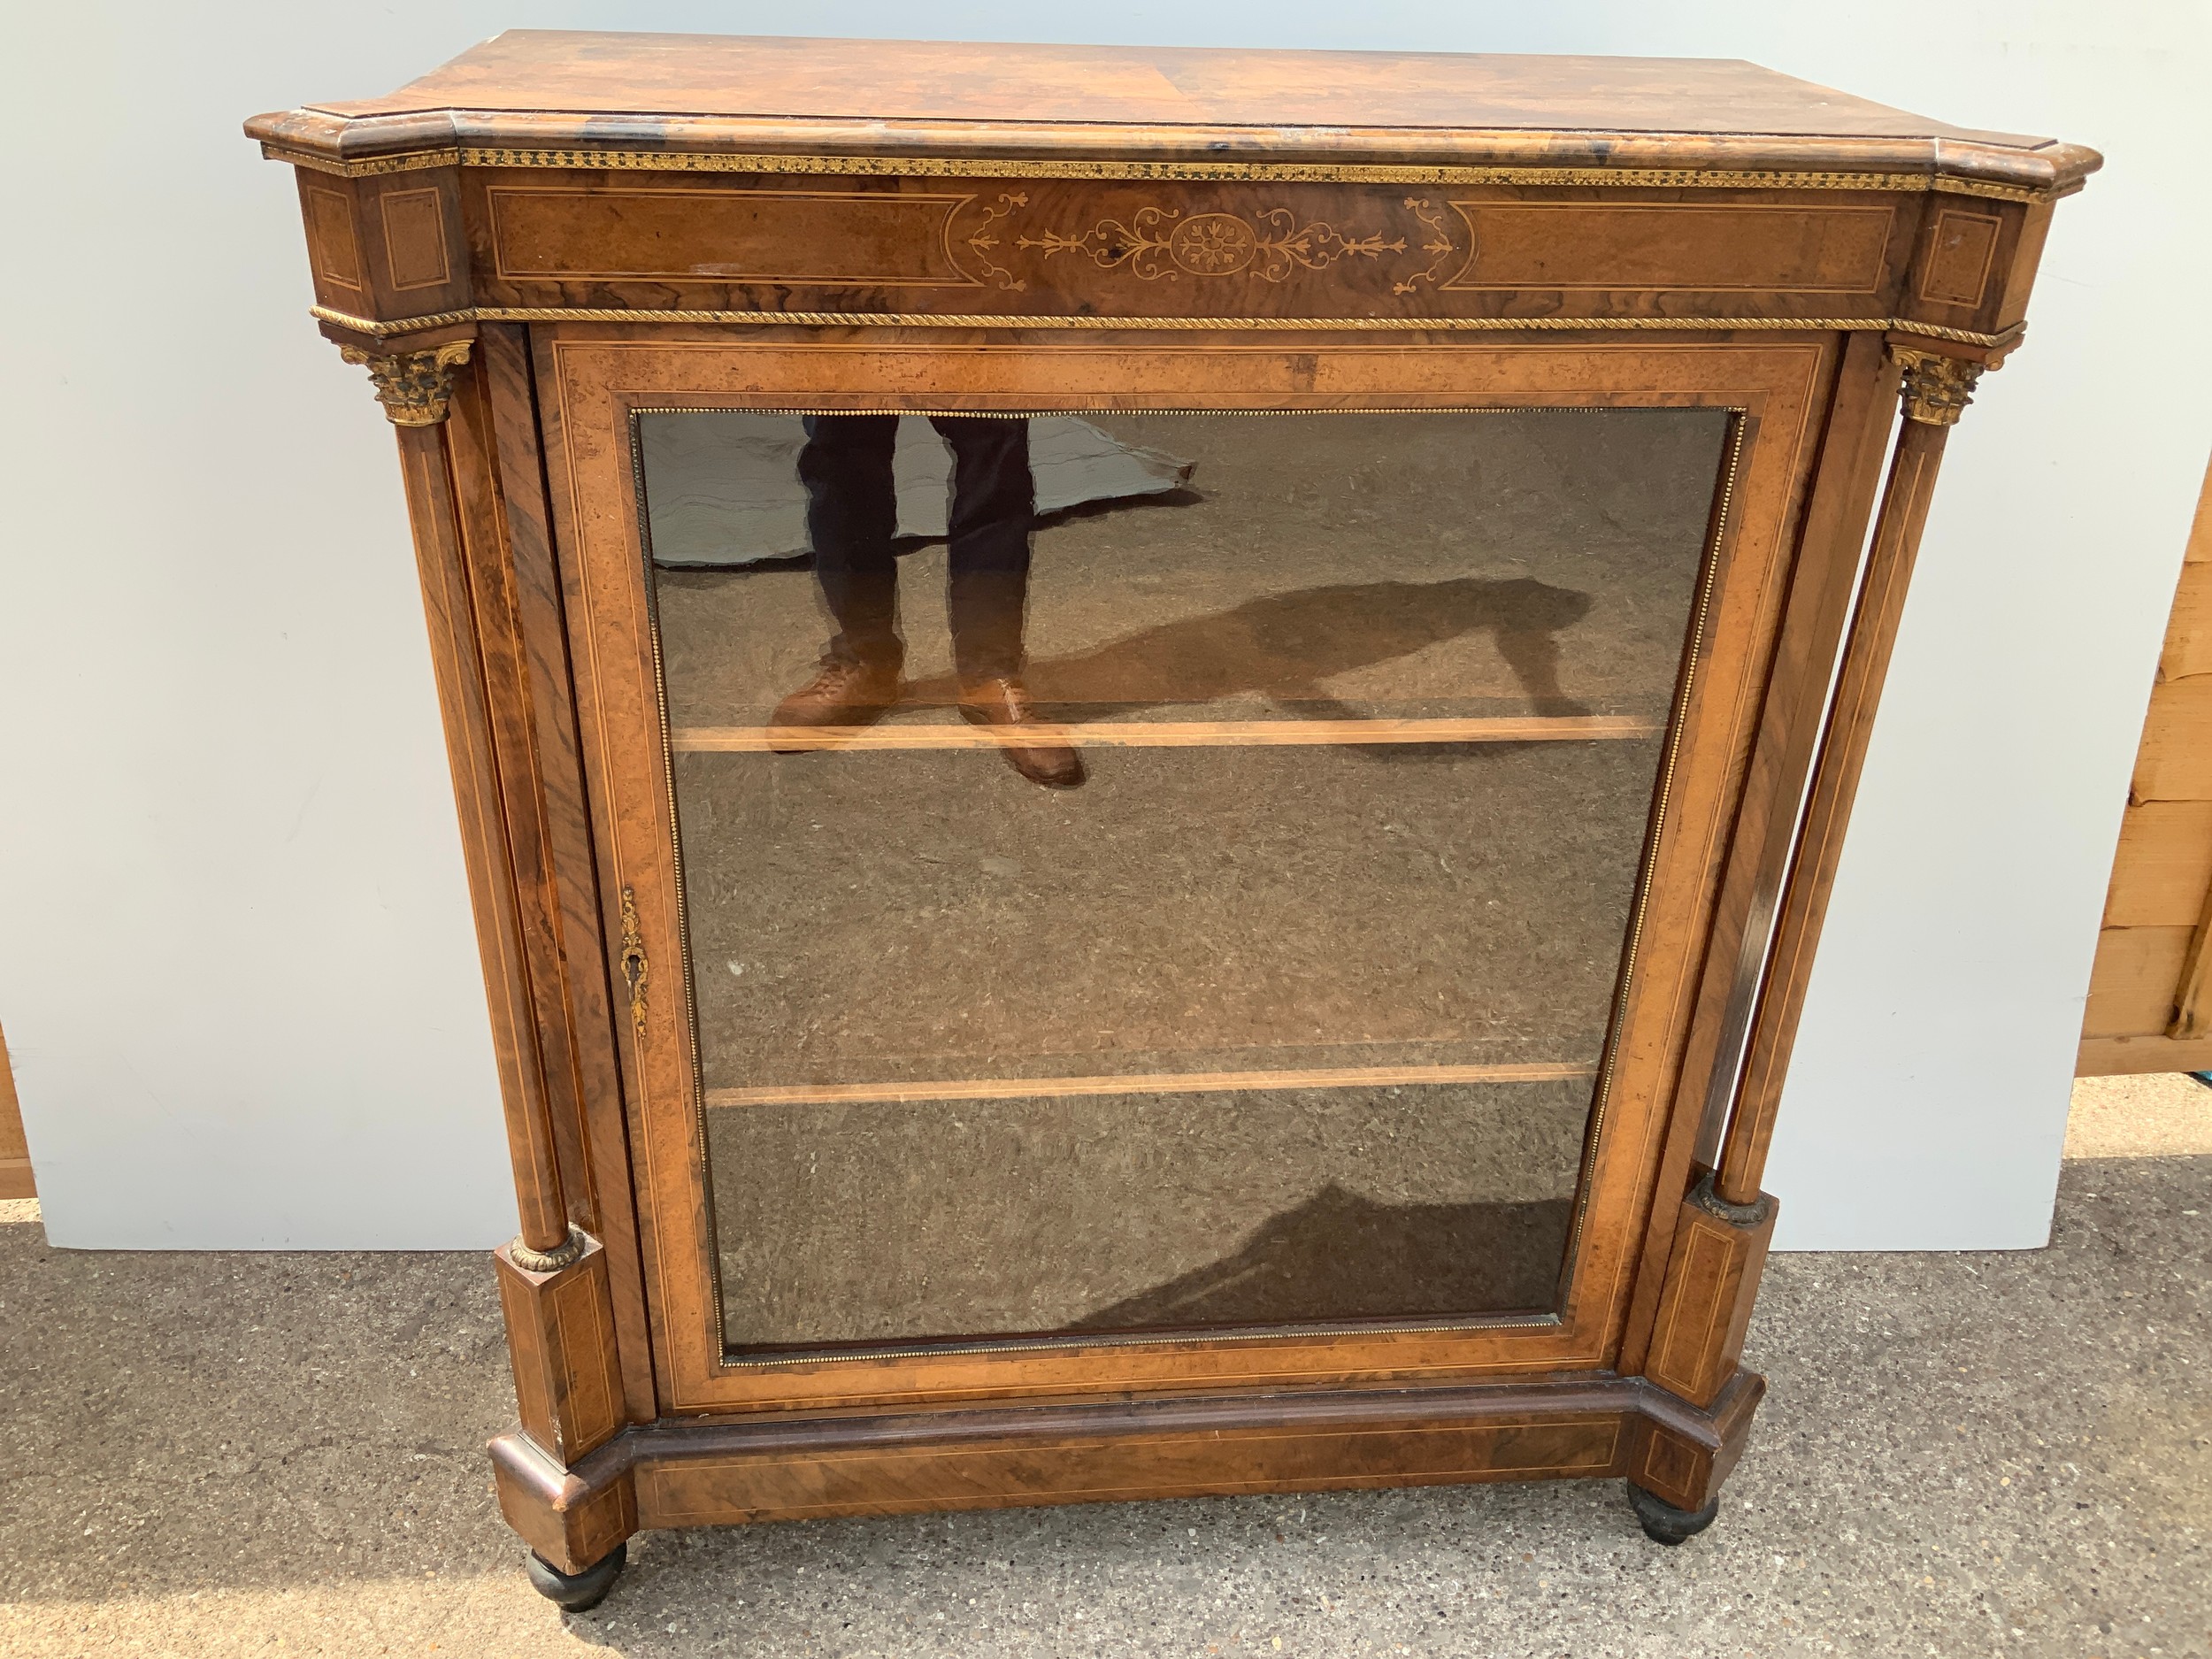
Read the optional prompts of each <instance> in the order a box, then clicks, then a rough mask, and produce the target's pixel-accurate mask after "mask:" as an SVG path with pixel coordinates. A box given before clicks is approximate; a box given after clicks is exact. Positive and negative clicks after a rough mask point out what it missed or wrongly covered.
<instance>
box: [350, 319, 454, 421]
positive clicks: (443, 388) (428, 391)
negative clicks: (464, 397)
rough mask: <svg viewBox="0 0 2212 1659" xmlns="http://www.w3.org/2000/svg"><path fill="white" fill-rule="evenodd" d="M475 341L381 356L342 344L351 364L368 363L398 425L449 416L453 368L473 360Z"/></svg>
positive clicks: (386, 410) (380, 400) (391, 418)
mask: <svg viewBox="0 0 2212 1659" xmlns="http://www.w3.org/2000/svg"><path fill="white" fill-rule="evenodd" d="M475 343H476V342H474V341H472V340H454V341H449V342H447V343H446V344H444V345H442V346H434V347H432V348H431V349H429V350H427V351H401V352H396V353H394V354H393V355H392V356H390V357H377V356H375V355H374V354H373V353H371V352H367V351H364V350H363V349H361V348H360V347H358V346H341V347H339V348H338V355H339V356H340V357H343V358H344V359H345V360H346V361H347V362H348V363H358V364H362V365H365V366H366V367H367V369H368V371H369V379H370V380H373V381H374V382H375V384H376V401H377V402H378V403H381V404H383V405H384V414H385V418H386V419H388V420H389V421H390V422H391V423H392V424H393V425H394V426H436V425H437V424H438V423H439V422H440V421H442V420H443V419H445V418H446V405H447V401H448V400H449V398H451V396H453V371H454V370H455V369H457V368H458V367H459V366H460V365H462V364H464V363H466V362H467V361H468V360H469V349H470V348H471V347H472V346H473V345H474V344H475Z"/></svg>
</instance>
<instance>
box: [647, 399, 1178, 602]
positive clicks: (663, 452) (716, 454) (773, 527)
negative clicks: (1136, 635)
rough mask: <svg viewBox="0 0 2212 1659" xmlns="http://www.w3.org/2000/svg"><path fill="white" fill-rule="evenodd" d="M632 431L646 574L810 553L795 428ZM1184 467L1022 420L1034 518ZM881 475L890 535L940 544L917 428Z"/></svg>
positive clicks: (720, 421) (933, 454) (727, 414)
mask: <svg viewBox="0 0 2212 1659" xmlns="http://www.w3.org/2000/svg"><path fill="white" fill-rule="evenodd" d="M638 424H639V426H640V427H641V443H642V445H643V448H644V451H645V456H644V460H645V498H646V508H647V511H648V512H649V515H650V518H651V522H652V531H653V562H654V563H655V564H657V565H725V566H726V565H751V564H755V563H757V562H758V561H759V560H762V559H773V558H789V557H794V556H796V555H801V554H804V553H807V552H809V551H810V550H811V549H810V547H809V545H808V542H807V534H806V492H805V490H804V489H803V488H801V487H800V484H799V451H800V450H801V449H803V448H804V447H805V445H806V432H805V429H804V428H803V426H801V424H800V418H799V417H798V416H796V415H757V414H748V413H744V412H741V411H728V410H718V411H714V412H712V413H703V414H681V415H648V416H646V417H644V418H643V419H641V421H640V422H639V423H638ZM1193 465H1194V464H1193V463H1191V462H1188V461H1181V460H1178V459H1176V458H1175V457H1173V456H1169V455H1163V454H1161V453H1160V452H1159V451H1158V450H1156V449H1138V448H1133V447H1132V446H1130V445H1127V444H1124V443H1120V442H1116V441H1115V440H1114V439H1113V438H1111V437H1110V436H1108V435H1107V434H1105V433H1103V432H1101V431H1100V430H1099V429H1098V428H1097V427H1096V426H1093V425H1091V423H1090V422H1089V421H1087V420H1079V419H1077V418H1076V417H1074V416H1073V415H1034V416H1032V417H1031V418H1030V421H1029V468H1030V472H1031V473H1032V475H1033V478H1034V480H1035V483H1036V489H1037V511H1039V512H1040V513H1049V512H1060V511H1065V510H1066V509H1067V508H1070V507H1077V506H1081V505H1082V504H1083V503H1087V502H1096V501H1120V500H1125V499H1126V498H1128V497H1131V496H1135V495H1158V494H1160V493H1161V492H1162V491H1164V490H1171V489H1174V488H1179V486H1181V485H1182V484H1184V483H1187V481H1188V480H1189V479H1190V475H1191V471H1192V467H1193ZM892 472H893V474H894V477H895V480H896V483H897V488H898V499H899V534H901V535H905V536H926V537H934V536H941V535H943V534H945V515H946V510H947V506H948V495H949V488H950V485H951V479H952V451H951V450H950V449H949V448H947V447H946V444H945V442H944V440H943V439H941V438H940V437H939V436H938V435H937V434H936V433H935V432H934V431H933V429H932V428H931V426H930V424H929V422H928V421H927V420H926V419H921V418H919V417H917V416H912V415H909V416H907V417H905V418H903V419H901V420H900V422H899V440H898V449H897V451H896V453H895V456H894V457H893V460H892Z"/></svg>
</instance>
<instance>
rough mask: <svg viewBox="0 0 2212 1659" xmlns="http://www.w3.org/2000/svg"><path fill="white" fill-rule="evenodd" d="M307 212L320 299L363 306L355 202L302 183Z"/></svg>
mask: <svg viewBox="0 0 2212 1659" xmlns="http://www.w3.org/2000/svg"><path fill="white" fill-rule="evenodd" d="M300 197H301V201H302V204H303V205H304V207H305V208H306V210H307V257H308V265H309V268H310V270H311V272H312V273H313V275H314V279H315V290H316V296H317V297H318V298H319V299H330V300H340V301H343V302H345V303H349V304H352V305H355V306H360V305H362V304H364V303H365V301H366V299H367V297H368V288H367V286H366V284H365V281H364V280H363V277H362V273H361V242H360V239H359V238H358V237H357V236H356V235H355V234H354V230H353V201H352V198H351V196H349V195H348V194H347V193H346V192H345V191H343V190H338V189H334V188H331V187H329V186H327V185H321V184H303V185H302V186H301V188H300Z"/></svg>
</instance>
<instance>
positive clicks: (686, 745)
mask: <svg viewBox="0 0 2212 1659" xmlns="http://www.w3.org/2000/svg"><path fill="white" fill-rule="evenodd" d="M1658 730H1659V728H1658V726H1656V725H1655V723H1654V722H1652V721H1650V720H1646V719H1641V718H1637V717H1635V716H1633V715H1612V714H1592V715H1563V716H1553V717H1546V716H1542V715H1514V716H1507V717H1502V718H1495V719H1466V720H1196V721H1191V720H1122V721H1109V720H1101V721H1098V722H1096V723H1094V724H1078V725H1073V726H1053V725H1048V724H1043V723H1040V724H1037V725H1033V726H966V725H961V726H953V725H944V726H807V727H801V728H792V729H789V730H781V731H780V730H779V729H778V728H776V727H773V726H678V727H677V728H676V729H675V730H674V731H673V732H672V733H670V734H669V746H670V747H671V748H672V749H674V750H675V751H676V752H677V753H679V754H687V755H699V754H760V753H764V752H765V751H768V750H772V749H785V750H799V749H1001V748H1010V747H1014V746H1017V745H1020V746H1035V745H1041V744H1057V745H1067V746H1071V747H1074V748H1078V749H1215V748H1239V749H1302V748H1310V747H1314V746H1318V745H1335V744H1358V743H1545V742H1563V741H1588V740H1591V739H1604V738H1635V737H1653V736H1655V735H1657V733H1658Z"/></svg>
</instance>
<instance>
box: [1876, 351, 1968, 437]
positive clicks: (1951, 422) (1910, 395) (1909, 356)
mask: <svg viewBox="0 0 2212 1659" xmlns="http://www.w3.org/2000/svg"><path fill="white" fill-rule="evenodd" d="M1890 355H1891V356H1892V357H1895V358H1896V359H1897V362H1898V365H1899V366H1900V367H1901V368H1902V369H1903V370H1904V371H1905V382H1904V385H1903V386H1902V387H1901V388H1899V395H1900V396H1901V397H1902V398H1903V399H1904V403H1905V419H1908V420H1917V421H1920V422H1922V423H1923V424H1924V425H1926V426H1956V425H1957V424H1958V419H1959V416H1960V415H1961V414H1962V413H1963V412H1964V411H1965V409H1966V406H1967V404H1968V403H1971V402H1972V401H1973V398H1974V382H1975V381H1976V380H1979V379H1981V374H1982V369H1983V367H1984V366H1985V365H1982V364H1979V363H1970V362H1968V361H1967V360H1966V359H1965V358H1963V357H1947V356H1946V355H1945V354H1944V353H1942V352H1940V351H1924V350H1922V349H1920V348H1919V347H1917V346H1892V347H1891V348H1890Z"/></svg>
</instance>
